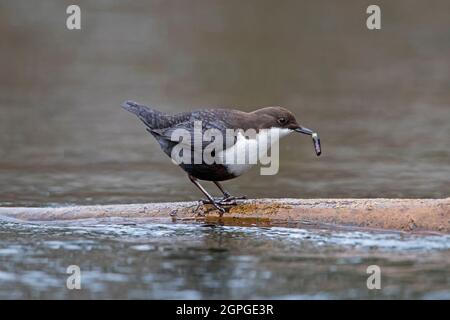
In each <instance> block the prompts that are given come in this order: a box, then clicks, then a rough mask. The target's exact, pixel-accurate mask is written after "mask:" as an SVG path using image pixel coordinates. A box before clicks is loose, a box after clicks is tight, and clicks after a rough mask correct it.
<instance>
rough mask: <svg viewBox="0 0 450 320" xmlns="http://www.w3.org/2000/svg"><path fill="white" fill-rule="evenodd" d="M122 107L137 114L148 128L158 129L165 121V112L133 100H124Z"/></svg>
mask: <svg viewBox="0 0 450 320" xmlns="http://www.w3.org/2000/svg"><path fill="white" fill-rule="evenodd" d="M122 108H124V109H125V110H127V111H129V112H131V113H134V114H135V115H137V116H138V118H139V119H141V121H142V122H144V124H145V125H146V126H147V127H148V128H149V129H158V128H159V127H161V125H162V124H163V123H164V122H165V118H166V114H164V113H162V112H161V111H158V110H155V109H152V108H149V107H147V106H144V105H140V104H138V103H137V102H134V101H129V100H128V101H125V102H124V103H122Z"/></svg>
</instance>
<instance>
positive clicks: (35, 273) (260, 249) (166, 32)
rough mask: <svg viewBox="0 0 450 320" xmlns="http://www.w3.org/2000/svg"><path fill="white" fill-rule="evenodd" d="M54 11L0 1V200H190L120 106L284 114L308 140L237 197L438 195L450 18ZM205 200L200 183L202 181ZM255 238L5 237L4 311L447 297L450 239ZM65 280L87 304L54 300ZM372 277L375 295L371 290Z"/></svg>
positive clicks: (183, 232) (228, 234)
mask: <svg viewBox="0 0 450 320" xmlns="http://www.w3.org/2000/svg"><path fill="white" fill-rule="evenodd" d="M378 2H379V5H380V6H381V8H382V19H383V20H382V29H381V30H379V31H369V30H367V28H366V26H365V18H366V13H365V10H366V7H365V6H366V5H365V4H364V3H363V2H361V1H357V0H354V1H346V2H345V4H343V3H338V2H336V1H331V0H326V1H325V0H321V1H314V2H310V1H309V2H307V1H283V3H282V4H281V3H280V2H278V1H269V0H249V1H245V3H243V2H242V1H234V0H231V1H219V0H212V1H211V0H208V1H206V0H193V1H181V0H174V1H146V2H130V3H127V2H124V1H95V3H93V2H92V1H78V4H79V5H80V7H81V10H82V29H81V30H79V31H69V30H67V29H66V27H65V20H66V17H67V15H66V13H65V10H66V7H65V4H63V3H61V2H60V1H54V0H44V1H39V3H37V2H36V3H30V2H18V1H12V0H6V1H2V2H1V4H0V33H1V35H2V37H1V40H0V64H1V67H0V205H1V206H61V205H70V204H105V203H141V202H155V201H172V200H174V201H175V200H176V201H181V200H195V199H198V198H199V196H200V195H199V193H198V191H197V190H196V189H195V188H194V187H193V186H191V184H190V182H189V181H188V180H187V179H186V177H185V175H184V174H183V173H182V171H180V169H178V168H177V167H175V166H173V165H172V164H171V163H170V161H169V159H168V158H167V157H166V156H165V155H164V154H162V152H160V150H159V148H158V146H157V144H156V142H155V141H153V140H152V138H151V136H149V135H148V134H147V133H146V132H145V130H144V128H143V126H142V124H141V123H140V122H139V121H138V119H136V118H135V117H133V116H132V115H131V114H128V113H127V112H125V111H124V110H122V109H121V108H120V104H121V102H122V101H124V100H127V99H133V100H136V101H139V102H142V103H145V104H149V105H151V106H154V107H157V108H159V109H160V110H162V111H165V112H169V113H174V112H181V111H188V110H194V109H198V108H202V107H214V106H222V107H233V108H238V109H242V110H247V111H250V110H253V109H256V108H258V107H259V106H266V105H282V106H285V107H287V108H289V109H290V110H292V111H293V112H294V113H295V114H296V116H297V118H298V120H299V122H300V123H301V124H303V125H305V126H306V127H310V128H312V129H314V130H317V131H318V132H319V133H320V135H321V139H322V143H323V154H322V156H321V157H320V158H317V157H316V156H315V155H314V150H313V147H312V144H311V141H310V140H309V139H308V138H307V137H305V136H290V137H287V138H285V139H284V140H283V141H282V142H281V146H280V156H281V159H280V161H281V164H280V171H279V173H278V174H277V175H275V176H261V175H260V174H259V170H257V169H254V170H252V171H251V172H249V173H248V174H247V175H245V176H243V177H241V178H239V179H236V180H233V181H230V182H229V183H226V187H227V188H228V189H229V190H230V191H232V193H236V194H246V195H247V196H249V197H252V198H253V197H254V198H256V197H258V198H263V197H270V198H274V197H293V198H327V197H400V198H408V197H410V198H427V197H429V198H440V197H448V196H449V194H450V192H449V181H450V139H449V137H450V112H449V108H450V107H449V106H450V74H449V72H448V70H450V58H449V57H450V41H449V39H450V29H449V28H448V21H450V4H449V3H448V1H444V0H442V1H439V0H434V1H431V2H424V1H409V0H408V1H407V0H399V1H395V2H392V1H378ZM206 186H207V187H208V188H211V186H210V185H208V184H207V185H206ZM284 227H286V226H276V227H273V228H261V227H259V226H254V227H244V226H228V227H227V226H203V225H201V224H173V223H170V222H167V223H163V224H156V223H145V224H142V223H139V224H137V225H129V224H126V225H123V224H121V223H119V222H117V223H115V222H114V221H112V222H111V221H108V222H107V223H104V222H102V221H86V222H83V223H82V222H78V223H72V224H70V225H64V224H61V223H55V224H54V225H53V224H52V225H42V224H38V225H32V224H24V223H18V222H17V221H14V222H10V221H2V222H0V297H2V298H81V297H96V298H257V297H261V298H449V297H450V286H449V283H450V272H449V271H448V270H450V269H449V256H450V251H449V248H448V245H447V242H448V238H446V237H439V236H430V235H409V236H408V235H404V234H397V233H374V232H359V231H355V230H347V231H342V230H330V229H320V228H316V229H311V228H308V227H307V226H305V227H304V228H303V227H301V228H285V229H279V228H284ZM72 264H75V265H79V266H80V268H81V271H82V286H83V289H82V290H77V291H70V290H68V289H67V288H66V287H65V279H66V278H67V274H66V273H65V271H66V268H67V266H69V265H72ZM371 264H378V265H379V266H380V268H381V271H382V290H368V289H367V287H366V282H365V281H366V279H367V276H368V275H367V274H366V268H367V266H368V265H371Z"/></svg>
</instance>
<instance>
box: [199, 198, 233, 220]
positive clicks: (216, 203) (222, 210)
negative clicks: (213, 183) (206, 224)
mask: <svg viewBox="0 0 450 320" xmlns="http://www.w3.org/2000/svg"><path fill="white" fill-rule="evenodd" d="M199 202H200V203H201V204H212V205H213V206H214V208H216V209H217V210H219V212H220V216H222V215H223V214H224V213H225V212H226V210H225V208H223V207H222V205H223V203H220V201H216V200H215V199H213V201H211V200H208V199H200V200H199Z"/></svg>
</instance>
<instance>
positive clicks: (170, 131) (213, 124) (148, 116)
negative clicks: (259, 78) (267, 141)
mask: <svg viewBox="0 0 450 320" xmlns="http://www.w3.org/2000/svg"><path fill="white" fill-rule="evenodd" d="M122 107H123V108H124V109H125V110H127V111H129V112H131V113H134V114H135V115H136V116H138V118H139V119H140V120H141V121H142V122H143V123H144V124H145V126H146V130H147V131H148V132H149V133H150V134H152V135H153V137H154V138H155V139H156V140H157V141H158V143H159V145H160V146H161V149H162V150H163V151H164V153H166V154H167V155H168V156H169V157H172V151H173V148H174V147H175V146H176V145H178V144H179V143H180V140H179V139H178V138H174V133H175V132H176V130H177V129H182V130H186V132H188V133H189V134H191V137H193V136H194V135H195V132H194V131H195V123H198V122H199V121H200V124H201V127H200V129H201V132H202V133H204V132H205V131H207V130H208V129H214V130H217V131H218V132H220V133H222V134H223V136H226V131H227V130H229V129H233V130H244V131H246V130H248V129H253V130H255V132H256V136H255V137H253V139H252V138H250V139H248V138H247V137H243V136H242V135H239V134H238V135H237V137H235V138H234V140H232V142H231V143H229V142H228V143H226V142H225V141H224V143H223V151H221V152H220V155H225V154H228V153H230V152H235V153H240V152H243V151H242V150H244V148H245V147H246V146H248V145H249V144H251V143H255V142H256V143H258V142H257V141H260V140H258V137H259V136H260V135H261V134H262V132H267V131H269V132H272V133H276V135H275V138H273V139H274V140H275V141H271V143H274V142H276V140H278V138H281V137H283V136H286V135H287V134H289V133H292V132H299V133H303V134H306V135H310V136H312V138H313V142H314V147H315V151H316V154H317V156H319V155H320V154H321V146H320V140H319V137H318V135H317V133H315V132H313V131H312V130H310V129H308V128H305V127H303V126H301V125H299V124H298V122H297V120H296V119H295V116H294V115H293V114H292V113H291V112H290V111H289V110H287V109H285V108H282V107H265V108H261V109H258V110H255V111H253V112H243V111H239V110H231V109H204V110H198V111H193V112H183V113H178V114H175V115H169V114H166V113H163V112H160V111H158V110H156V109H153V108H150V107H147V106H145V105H141V104H138V103H136V102H134V101H126V102H124V103H123V104H122ZM192 141H193V140H192ZM192 141H191V142H192ZM193 145H194V143H193V144H190V146H191V148H193V147H192V146H193ZM206 146H207V145H206V144H205V143H204V142H202V144H201V146H200V147H201V148H202V150H201V151H203V150H205V148H206ZM268 148H270V146H269V147H268ZM268 148H266V149H265V150H264V151H263V152H267V151H268ZM245 150H248V149H245ZM194 152H195V151H194ZM247 152H248V151H247ZM212 155H213V156H218V155H214V154H212ZM179 166H180V167H181V168H182V169H183V170H184V171H186V172H187V174H188V177H189V179H190V180H191V182H192V183H193V184H194V185H195V186H196V187H197V188H198V189H200V191H201V192H202V193H203V194H204V195H205V196H206V197H207V198H208V200H206V201H203V203H210V204H212V205H213V206H214V207H215V208H216V209H218V210H219V211H220V215H222V214H223V213H224V212H225V209H224V208H223V207H222V205H231V204H235V200H236V199H245V196H244V197H234V196H232V195H231V194H230V193H228V192H227V191H226V190H225V189H224V188H223V187H222V185H221V184H220V183H219V181H225V180H229V179H233V178H236V177H238V176H240V175H241V174H243V173H244V172H245V171H247V170H248V169H249V168H250V167H251V166H252V164H250V163H244V164H242V163H227V162H217V163H216V162H215V163H205V161H203V160H202V161H201V162H197V163H196V162H190V163H179ZM198 180H206V181H212V182H213V183H214V184H215V185H216V186H217V187H218V188H219V190H220V191H221V193H222V194H223V197H222V198H213V197H212V196H211V195H210V194H209V193H208V192H207V191H206V189H205V188H203V186H202V185H201V184H200V183H199V182H198Z"/></svg>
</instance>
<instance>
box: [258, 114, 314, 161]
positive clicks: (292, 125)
mask: <svg viewBox="0 0 450 320" xmlns="http://www.w3.org/2000/svg"><path fill="white" fill-rule="evenodd" d="M250 114H251V115H252V118H253V119H254V121H256V122H257V123H258V128H260V129H270V128H279V129H287V130H290V131H295V132H299V133H303V134H306V135H309V136H312V138H313V143H314V149H315V151H316V154H317V155H318V156H319V155H320V154H321V153H322V151H321V146H320V139H319V136H318V135H317V133H315V132H314V131H312V130H311V129H308V128H305V127H303V126H301V125H300V124H299V123H298V122H297V120H296V119H295V116H294V114H293V113H292V112H290V111H289V110H287V109H286V108H283V107H265V108H261V109H258V110H255V111H253V112H250Z"/></svg>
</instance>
